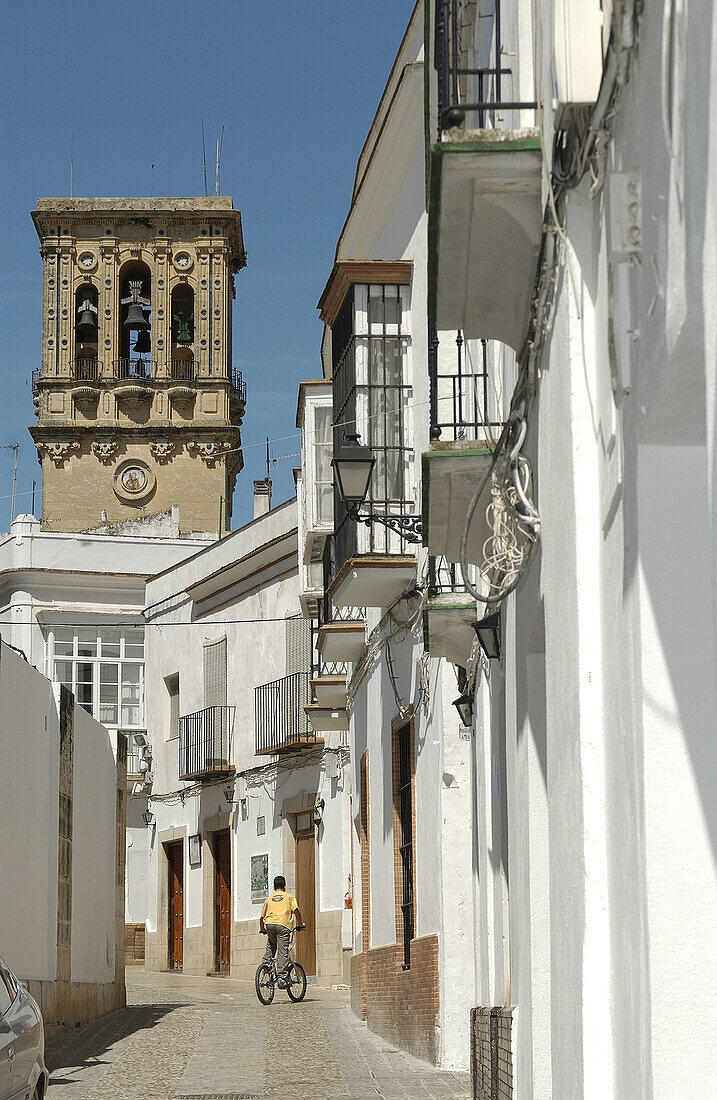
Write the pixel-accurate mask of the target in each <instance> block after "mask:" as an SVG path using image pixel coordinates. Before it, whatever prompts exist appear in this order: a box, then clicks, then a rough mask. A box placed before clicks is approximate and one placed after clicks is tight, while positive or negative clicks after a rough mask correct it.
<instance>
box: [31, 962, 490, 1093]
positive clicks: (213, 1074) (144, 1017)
mask: <svg viewBox="0 0 717 1100" xmlns="http://www.w3.org/2000/svg"><path fill="white" fill-rule="evenodd" d="M46 1057H47V1065H48V1069H49V1070H50V1073H51V1079H50V1091H49V1096H50V1098H51V1100H95V1098H98V1100H99V1098H100V1097H102V1098H111V1100H168V1098H175V1097H176V1098H177V1100H179V1098H184V1100H190V1098H197V1100H198V1098H199V1097H202V1098H204V1100H240V1098H241V1100H259V1098H260V1097H261V1098H263V1097H272V1096H285V1095H289V1096H293V1097H295V1098H296V1100H334V1098H336V1100H339V1098H348V1097H351V1098H356V1100H358V1098H361V1100H364V1098H365V1100H368V1098H370V1100H375V1098H376V1097H386V1098H389V1097H392V1098H393V1097H395V1098H398V1097H402V1098H407V1097H411V1098H412V1100H413V1098H418V1097H468V1096H469V1095H470V1087H469V1079H468V1076H467V1075H464V1074H454V1073H447V1072H444V1071H437V1070H435V1069H433V1068H432V1067H431V1066H430V1065H428V1064H427V1063H425V1062H420V1061H417V1060H416V1059H415V1058H411V1057H410V1056H409V1055H407V1054H404V1053H403V1052H402V1051H399V1050H397V1049H396V1048H395V1047H393V1046H391V1045H390V1044H388V1043H386V1041H385V1040H383V1039H381V1038H380V1037H378V1036H376V1035H373V1034H372V1033H371V1032H370V1031H368V1029H367V1028H366V1026H365V1024H362V1023H361V1022H360V1021H359V1020H357V1019H356V1017H355V1016H354V1015H353V1013H352V1012H351V1010H350V1008H349V1005H348V992H347V991H345V990H336V989H317V988H316V987H312V986H309V989H308V992H307V995H306V999H305V1000H304V1001H303V1002H302V1003H300V1004H297V1005H294V1004H291V1003H290V1002H289V1001H288V999H287V998H286V995H285V994H282V993H278V992H277V997H276V1000H275V1002H274V1004H272V1005H271V1006H270V1007H269V1008H263V1007H262V1006H261V1005H260V1004H259V1002H258V1001H257V999H256V996H255V994H254V989H253V986H252V985H251V984H250V983H249V982H240V981H232V980H229V979H218V978H195V977H185V976H184V975H182V974H154V973H145V971H144V970H140V969H130V970H128V972H127V1008H126V1009H125V1010H124V1011H123V1012H119V1013H115V1014H113V1015H112V1016H109V1017H106V1018H105V1019H103V1020H98V1021H97V1022H95V1023H92V1024H88V1025H87V1026H86V1027H83V1028H80V1029H78V1030H77V1031H74V1032H72V1033H69V1034H66V1035H63V1036H61V1037H60V1038H58V1039H56V1040H54V1041H53V1042H52V1043H48V1046H47V1052H46Z"/></svg>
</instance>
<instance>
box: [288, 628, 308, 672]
mask: <svg viewBox="0 0 717 1100" xmlns="http://www.w3.org/2000/svg"><path fill="white" fill-rule="evenodd" d="M310 671H311V621H310V620H309V619H305V618H304V617H303V615H291V616H289V618H287V619H286V672H287V675H288V676H291V675H292V674H293V673H295V672H310Z"/></svg>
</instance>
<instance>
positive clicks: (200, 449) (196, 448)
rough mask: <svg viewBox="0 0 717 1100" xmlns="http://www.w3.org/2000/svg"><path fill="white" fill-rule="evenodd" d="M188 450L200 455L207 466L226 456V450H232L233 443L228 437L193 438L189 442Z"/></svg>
mask: <svg viewBox="0 0 717 1100" xmlns="http://www.w3.org/2000/svg"><path fill="white" fill-rule="evenodd" d="M187 450H188V451H190V452H195V453H196V454H198V455H200V456H201V457H202V458H203V459H204V461H205V462H206V464H207V466H213V465H214V463H215V462H217V461H218V460H219V459H220V458H223V457H224V452H225V451H229V450H231V443H230V442H229V441H228V440H226V439H212V440H193V441H192V442H191V443H187Z"/></svg>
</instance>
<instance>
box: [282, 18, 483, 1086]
mask: <svg viewBox="0 0 717 1100" xmlns="http://www.w3.org/2000/svg"><path fill="white" fill-rule="evenodd" d="M423 120H424V27H423V9H422V6H421V5H420V4H419V5H418V6H417V7H416V10H415V12H414V14H413V17H412V19H411V22H410V24H409V26H408V29H407V31H406V34H405V37H404V40H403V42H402V44H401V47H400V50H399V53H398V56H397V58H396V61H395V63H394V66H393V69H392V71H391V74H390V76H389V79H388V82H387V85H386V88H385V91H384V93H383V96H382V98H381V101H380V103H379V106H378V110H377V112H376V116H375V118H374V120H373V123H372V125H371V128H370V130H369V133H368V136H367V139H366V142H365V145H364V148H363V150H362V152H361V156H360V158H359V162H358V167H357V171H356V180H355V185H354V190H353V195H352V199H351V206H350V209H349V212H348V216H347V219H346V223H345V225H344V227H343V230H342V232H341V236H340V237H339V240H338V244H337V249H336V262H335V265H334V268H333V271H332V272H331V274H330V277H329V280H328V283H327V285H326V288H325V290H324V292H323V294H322V296H321V301H320V310H321V319H322V321H323V324H324V336H323V341H322V365H323V377H322V378H320V379H314V380H311V381H308V382H305V383H304V384H303V386H302V387H301V393H300V398H299V410H298V412H299V414H298V418H297V423H298V424H299V426H300V427H301V428H302V434H303V456H302V470H301V474H300V476H299V480H298V487H299V501H300V516H301V519H300V524H299V534H300V540H299V543H300V544H299V554H300V557H301V560H302V563H303V568H302V574H301V578H302V591H301V605H302V610H303V611H304V614H305V615H307V616H310V617H311V618H312V619H313V621H314V623H315V626H316V627H317V628H318V629H317V631H316V636H317V659H318V675H317V676H316V677H315V679H314V691H315V696H316V699H317V706H316V708H312V711H311V712H310V721H311V722H312V724H313V725H314V727H315V728H316V729H320V728H322V727H324V728H325V727H326V726H329V725H332V724H333V725H334V726H336V725H337V724H344V725H346V726H347V727H349V729H350V739H351V754H352V776H353V788H352V809H353V822H352V825H353V828H352V844H353V866H354V891H353V939H352V942H353V958H352V968H351V988H352V1004H353V1008H354V1011H355V1012H356V1013H357V1014H358V1015H359V1016H360V1017H363V1019H365V1020H366V1021H367V1023H368V1026H369V1027H370V1028H371V1029H372V1030H374V1031H377V1032H378V1033H380V1034H381V1035H383V1036H385V1037H386V1038H387V1039H388V1040H390V1041H393V1042H396V1043H397V1044H398V1045H400V1046H402V1047H403V1048H404V1049H406V1050H409V1051H410V1052H411V1053H413V1054H415V1055H418V1056H420V1057H423V1058H426V1059H428V1060H430V1061H432V1062H434V1063H438V1064H440V1065H443V1066H445V1067H450V1068H460V1069H466V1068H467V1067H468V1050H469V1041H468V1034H469V1011H470V1008H471V1007H472V1005H473V1004H474V1003H475V1000H474V984H473V983H474V963H473V954H474V945H473V939H474V937H473V927H472V923H471V922H472V915H473V914H472V898H473V880H472V851H471V832H470V828H469V827H468V828H466V827H465V824H466V822H467V821H470V813H471V776H470V744H469V742H468V741H466V740H462V739H461V737H460V731H459V727H460V721H459V717H458V714H457V712H456V711H455V710H454V709H453V707H452V706H451V702H452V700H453V699H455V698H456V696H457V695H458V694H459V690H458V687H457V681H456V673H455V671H454V669H453V667H452V666H451V665H450V664H447V663H446V662H442V661H440V660H438V658H437V655H436V656H435V657H431V656H430V655H429V654H428V653H427V652H426V650H425V644H424V634H425V631H426V629H427V624H426V623H425V622H424V619H425V609H426V593H427V591H428V587H429V584H431V577H432V572H431V571H432V570H433V569H434V563H431V562H429V559H428V555H427V553H426V551H425V549H424V548H423V547H422V545H421V537H420V520H421V511H422V501H421V482H422V477H423V474H422V466H421V455H422V453H423V452H425V451H426V450H427V449H428V444H429V426H430V417H429V411H430V408H429V398H430V394H429V379H428V370H427V363H428V357H429V347H430V343H431V332H430V329H429V325H428V309H427V293H428V284H427V266H428V264H427V259H428V240H427V232H428V216H427V212H426V191H425V141H424V121H423ZM453 335H454V337H455V334H453ZM455 354H456V351H455V345H454V351H453V356H454V357H455ZM354 434H356V435H358V436H359V438H360V443H361V444H362V445H364V446H366V447H368V448H370V451H371V454H372V456H373V459H374V467H373V474H372V479H371V485H370V489H369V493H368V498H367V500H366V502H365V505H364V506H363V509H362V511H363V513H364V514H368V513H371V514H372V517H373V518H372V519H371V521H370V522H369V523H363V522H357V521H356V519H355V518H354V517H353V515H352V514H351V513H350V510H349V509H348V508H347V507H346V505H345V503H344V502H343V500H342V498H341V496H340V494H339V493H338V492H337V491H336V490H335V489H333V481H334V478H333V476H332V475H333V471H332V469H331V460H332V456H337V455H339V454H340V452H341V449H342V447H343V446H344V445H345V444H346V443H347V441H348V442H349V443H350V440H351V436H352V435H354ZM376 517H378V518H376ZM471 618H472V619H475V603H474V602H473V606H472V610H471V612H470V616H469V623H468V626H467V628H466V631H467V633H468V634H470V635H471V636H472V631H471V629H470V619H471ZM468 646H469V647H470V639H469V643H468ZM321 701H323V706H319V705H318V704H319V703H320V702H321Z"/></svg>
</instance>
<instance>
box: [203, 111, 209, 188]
mask: <svg viewBox="0 0 717 1100" xmlns="http://www.w3.org/2000/svg"><path fill="white" fill-rule="evenodd" d="M202 160H203V161H204V195H205V197H206V196H207V195H208V193H209V192H208V191H207V147H206V145H205V144H204V119H202Z"/></svg>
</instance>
